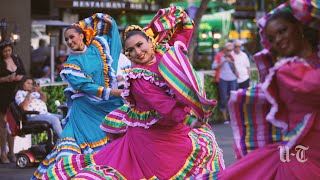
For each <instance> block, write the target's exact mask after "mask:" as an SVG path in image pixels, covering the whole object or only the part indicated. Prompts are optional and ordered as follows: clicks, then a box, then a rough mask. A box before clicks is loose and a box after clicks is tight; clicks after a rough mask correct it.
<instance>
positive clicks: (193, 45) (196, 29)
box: [189, 0, 210, 62]
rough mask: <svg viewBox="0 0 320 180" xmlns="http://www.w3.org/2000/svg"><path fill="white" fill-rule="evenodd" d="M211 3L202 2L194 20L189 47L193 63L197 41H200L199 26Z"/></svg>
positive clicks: (207, 0)
mask: <svg viewBox="0 0 320 180" xmlns="http://www.w3.org/2000/svg"><path fill="white" fill-rule="evenodd" d="M209 2H210V0H201V4H200V7H199V8H198V10H197V13H196V17H195V18H194V24H195V26H194V30H193V34H192V38H191V41H190V45H189V59H190V61H191V62H193V58H194V55H195V49H196V47H197V44H198V43H197V41H198V33H199V25H200V21H201V17H202V15H203V14H204V13H205V11H206V9H207V5H208V3H209Z"/></svg>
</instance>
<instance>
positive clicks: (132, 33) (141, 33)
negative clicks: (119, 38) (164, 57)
mask: <svg viewBox="0 0 320 180" xmlns="http://www.w3.org/2000/svg"><path fill="white" fill-rule="evenodd" d="M134 35H140V36H142V37H144V38H145V39H146V40H147V41H148V40H149V37H148V36H147V35H146V34H145V33H144V32H142V31H139V30H132V31H129V32H128V33H127V35H126V37H125V39H124V41H126V40H127V39H128V38H130V37H131V36H134Z"/></svg>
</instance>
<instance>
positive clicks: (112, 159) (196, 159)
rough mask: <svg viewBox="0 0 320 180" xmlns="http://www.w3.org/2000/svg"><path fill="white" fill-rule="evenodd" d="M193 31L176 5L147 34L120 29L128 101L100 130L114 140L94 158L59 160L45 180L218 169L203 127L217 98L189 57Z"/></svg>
mask: <svg viewBox="0 0 320 180" xmlns="http://www.w3.org/2000/svg"><path fill="white" fill-rule="evenodd" d="M192 31H193V21H192V20H191V19H190V18H189V17H188V16H187V14H186V13H185V12H184V11H183V10H182V9H181V8H180V7H174V6H173V7H170V8H166V9H161V10H160V11H159V12H158V14H157V15H156V16H155V17H154V19H153V20H152V21H151V23H150V24H149V25H148V26H147V27H146V28H145V29H141V28H140V27H139V26H135V25H132V26H129V27H128V28H127V29H126V31H125V35H124V36H125V47H126V55H127V56H128V58H129V59H130V60H131V61H132V63H133V64H134V65H133V67H132V69H131V71H130V72H129V73H128V75H127V79H126V84H125V88H124V91H123V93H122V96H123V97H124V98H125V100H126V101H127V103H126V105H124V106H122V107H120V108H118V109H117V110H115V111H113V112H111V113H110V114H108V115H107V116H106V118H105V119H104V121H103V124H102V125H101V128H102V129H103V130H104V131H106V132H108V134H110V133H112V134H114V141H113V142H112V143H110V144H109V145H108V146H106V147H105V148H103V149H102V150H101V151H99V152H98V153H96V154H92V155H73V156H69V157H66V158H64V159H63V160H61V161H59V162H58V163H57V164H56V165H55V166H54V167H52V168H50V169H49V170H48V171H47V173H46V175H45V179H70V178H79V179H108V178H110V179H132V180H135V179H185V178H188V177H191V176H195V175H199V174H204V173H209V172H216V171H219V170H220V169H223V168H224V162H223V158H222V152H221V149H220V148H219V147H218V144H217V143H216V140H215V136H214V134H213V131H212V129H211V127H210V126H209V125H208V124H207V123H206V122H205V119H207V118H208V116H209V115H210V114H211V112H212V110H213V107H214V106H215V104H216V101H214V100H207V99H206V98H205V91H204V88H203V87H202V85H201V83H200V81H199V78H198V76H197V75H196V72H195V71H194V69H193V68H192V66H191V64H190V62H189V60H188V57H187V47H188V44H189V40H190V38H191V35H192Z"/></svg>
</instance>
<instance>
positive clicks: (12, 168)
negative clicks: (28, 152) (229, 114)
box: [0, 124, 236, 180]
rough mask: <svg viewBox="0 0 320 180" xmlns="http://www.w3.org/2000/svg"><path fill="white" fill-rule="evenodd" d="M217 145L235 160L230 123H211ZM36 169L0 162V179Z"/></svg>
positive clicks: (20, 179) (14, 179)
mask: <svg viewBox="0 0 320 180" xmlns="http://www.w3.org/2000/svg"><path fill="white" fill-rule="evenodd" d="M211 126H212V128H213V130H214V133H215V136H216V140H217V142H218V144H219V147H220V148H221V149H222V150H223V158H224V161H225V165H226V167H228V166H230V165H231V164H232V163H234V162H235V161H236V159H235V155H234V151H233V137H232V129H231V126H230V124H229V125H225V124H213V125H211ZM35 170H36V167H30V168H26V169H19V168H17V167H16V165H15V164H14V163H11V164H1V163H0V179H1V180H2V179H3V180H28V179H30V177H31V176H32V174H33V173H34V171H35Z"/></svg>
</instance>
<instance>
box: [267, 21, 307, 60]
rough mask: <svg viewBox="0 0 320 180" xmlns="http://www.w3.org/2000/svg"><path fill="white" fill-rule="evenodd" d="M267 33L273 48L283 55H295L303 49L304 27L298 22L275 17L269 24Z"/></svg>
mask: <svg viewBox="0 0 320 180" xmlns="http://www.w3.org/2000/svg"><path fill="white" fill-rule="evenodd" d="M266 35H267V38H268V40H269V42H270V44H271V47H272V49H274V50H275V51H277V52H278V53H279V54H281V55H282V56H286V57H289V56H295V55H298V54H299V53H300V51H301V50H302V49H303V48H302V47H301V46H302V44H303V43H302V41H303V38H302V28H301V26H299V24H297V23H291V22H288V21H286V20H284V19H281V18H278V19H273V20H271V21H270V22H268V24H267V27H266Z"/></svg>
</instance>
